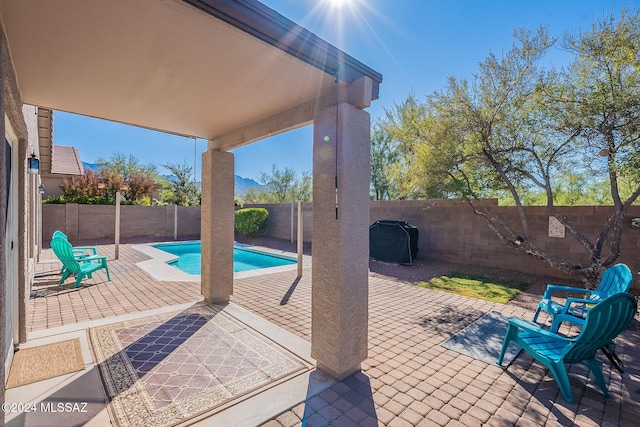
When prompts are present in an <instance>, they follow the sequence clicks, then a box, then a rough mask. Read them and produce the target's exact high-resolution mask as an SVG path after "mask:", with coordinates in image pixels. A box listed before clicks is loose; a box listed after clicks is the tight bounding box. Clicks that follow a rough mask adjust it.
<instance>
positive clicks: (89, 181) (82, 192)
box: [60, 170, 102, 203]
mask: <svg viewBox="0 0 640 427" xmlns="http://www.w3.org/2000/svg"><path fill="white" fill-rule="evenodd" d="M60 187H61V188H62V193H63V199H64V202H65V203H101V202H102V196H101V192H100V177H99V176H98V174H97V173H95V172H94V171H92V170H87V171H85V174H84V175H77V176H73V177H71V179H65V180H64V181H63V182H62V185H61V186H60Z"/></svg>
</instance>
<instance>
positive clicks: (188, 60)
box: [0, 0, 382, 378]
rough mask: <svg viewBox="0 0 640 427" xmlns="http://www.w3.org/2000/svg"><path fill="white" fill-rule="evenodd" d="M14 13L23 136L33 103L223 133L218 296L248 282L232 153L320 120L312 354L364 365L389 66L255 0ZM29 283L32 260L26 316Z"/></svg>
mask: <svg viewBox="0 0 640 427" xmlns="http://www.w3.org/2000/svg"><path fill="white" fill-rule="evenodd" d="M0 11H1V22H2V29H3V35H2V40H1V41H2V46H3V48H4V50H3V51H2V54H3V57H2V60H3V64H5V66H4V71H3V73H4V74H3V76H4V79H5V85H4V87H5V92H4V98H3V99H4V102H5V104H6V105H7V110H8V112H9V113H11V114H9V115H8V118H7V120H6V123H7V124H6V126H9V127H11V128H12V129H13V131H14V132H15V133H16V134H17V135H18V139H20V140H21V141H22V140H24V141H25V142H23V143H22V144H23V146H25V147H26V141H27V140H29V139H30V138H31V140H33V138H34V137H35V135H34V129H33V127H31V128H30V127H29V126H30V125H31V122H30V121H28V120H27V121H26V122H25V120H24V117H22V114H21V107H22V105H23V104H29V105H33V106H36V107H40V108H46V109H51V110H62V111H67V112H72V113H77V114H84V115H88V116H92V117H98V118H102V119H107V120H112V121H116V122H122V123H127V124H132V125H136V126H141V127H146V128H150V129H154V130H159V131H163V132H169V133H174V134H178V135H184V136H189V137H198V138H203V139H206V140H208V141H209V142H208V150H207V152H206V153H205V154H204V155H203V170H202V185H203V197H202V223H201V237H202V247H203V250H202V252H203V260H204V262H203V272H202V281H201V282H202V283H201V290H200V293H201V295H202V297H203V298H204V301H205V302H207V303H209V304H224V303H226V302H227V301H229V300H230V298H231V295H233V293H234V290H233V287H234V282H233V273H232V261H233V255H232V254H233V228H234V190H233V189H234V182H233V179H234V158H233V154H231V153H229V151H228V150H231V149H233V148H237V147H240V146H242V145H246V144H250V143H251V142H254V141H257V140H259V139H262V138H265V137H268V136H272V135H276V134H279V133H282V132H286V131H288V130H291V129H295V128H297V127H301V126H305V125H310V124H313V126H314V132H313V157H314V164H313V182H314V184H313V198H314V206H315V209H314V223H315V224H316V227H317V229H319V230H322V233H317V235H315V236H314V237H313V239H314V244H315V248H316V249H315V253H314V258H315V259H314V263H313V271H314V283H313V293H314V298H313V310H312V312H313V315H312V317H313V322H312V325H313V326H312V328H314V333H313V338H312V354H313V357H314V358H315V360H316V361H317V367H318V368H320V369H322V370H324V371H326V372H327V373H329V374H330V375H332V376H334V377H336V378H344V377H346V376H348V375H350V374H352V373H353V372H356V371H357V370H359V369H360V364H361V362H362V361H363V360H364V359H365V358H366V353H367V316H368V313H367V308H368V304H367V260H368V245H367V241H368V240H367V232H368V229H367V226H368V189H369V131H370V119H369V114H368V113H367V112H366V111H365V110H364V109H365V108H367V107H369V106H370V104H371V102H372V101H373V100H375V99H377V97H378V90H379V85H380V83H381V81H382V76H381V75H380V74H379V73H377V72H376V71H374V70H372V69H370V68H369V67H367V66H366V65H364V64H362V63H360V62H358V61H357V60H356V59H354V58H352V57H350V56H349V55H347V54H346V53H344V52H342V51H340V50H339V49H337V48H335V47H334V46H332V45H330V44H328V43H327V42H325V41H323V40H321V39H320V38H318V37H317V36H315V35H314V34H312V33H310V32H309V31H307V30H305V29H304V28H302V27H300V26H298V25H297V24H295V23H293V22H291V21H290V20H288V19H286V18H285V17H284V16H282V15H280V14H278V13H277V12H275V11H274V10H272V9H269V8H268V7H265V6H264V5H262V4H261V3H259V2H258V1H254V0H252V1H229V2H218V1H213V0H204V1H203V0H185V1H179V0H168V1H162V2H158V1H155V0H136V1H129V0H115V1H109V2H101V3H97V4H96V3H91V4H89V3H87V2H85V1H82V0H77V1H76V0H72V1H71V2H67V3H66V4H65V7H64V8H60V7H58V6H57V5H55V4H54V3H51V2H35V1H21V0H20V1H16V0H3V1H2V2H0ZM26 151H27V150H26V148H24V149H23V153H22V154H21V157H24V161H26V156H27V154H26ZM21 160H23V159H22V158H21ZM20 179H23V178H20ZM0 191H2V190H0ZM29 208H30V207H29V206H22V207H21V209H22V210H21V212H23V214H24V215H27V214H28V212H29ZM25 233H27V232H25ZM32 234H34V235H37V233H35V232H33V233H32ZM34 238H35V237H34V236H27V235H25V236H24V237H23V239H24V241H22V242H21V244H22V245H25V246H26V244H27V240H29V239H32V240H33V239H34ZM38 247H39V246H38ZM29 286H30V273H29V272H27V271H26V270H25V274H24V278H23V280H22V282H21V283H20V284H19V288H20V289H21V290H22V291H21V294H20V295H21V296H19V295H17V294H18V293H16V295H17V296H16V297H15V299H16V304H17V306H18V307H19V309H18V310H17V311H19V312H20V313H24V312H25V310H26V302H27V301H26V298H25V297H24V295H25V293H28V289H29ZM25 290H26V292H25ZM2 298H6V295H5V293H2ZM10 298H12V299H13V298H14V296H10ZM11 304H13V302H11ZM4 326H6V325H3V327H4ZM10 327H11V328H15V329H17V330H19V331H20V337H21V338H20V339H17V340H16V344H18V343H19V342H24V340H25V337H26V334H25V331H26V321H25V318H24V316H21V318H20V320H19V322H17V324H16V325H14V326H10ZM3 335H4V334H3ZM3 357H4V356H3Z"/></svg>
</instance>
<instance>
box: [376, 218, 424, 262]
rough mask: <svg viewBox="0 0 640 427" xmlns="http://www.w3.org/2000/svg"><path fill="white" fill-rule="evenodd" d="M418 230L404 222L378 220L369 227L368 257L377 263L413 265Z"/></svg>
mask: <svg viewBox="0 0 640 427" xmlns="http://www.w3.org/2000/svg"><path fill="white" fill-rule="evenodd" d="M417 254H418V229H417V228H416V227H414V226H413V225H411V224H408V223H407V222H405V221H394V220H380V221H376V222H374V223H373V224H371V225H370V226H369V256H370V257H371V258H373V259H376V260H378V261H385V262H392V263H396V264H413V260H414V259H415V258H416V255H417Z"/></svg>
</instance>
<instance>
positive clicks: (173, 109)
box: [0, 0, 382, 149]
mask: <svg viewBox="0 0 640 427" xmlns="http://www.w3.org/2000/svg"><path fill="white" fill-rule="evenodd" d="M0 14H1V15H0V19H1V22H2V27H3V30H4V32H5V36H6V38H7V41H8V46H9V51H10V54H11V59H12V62H13V66H14V69H15V73H16V80H17V83H18V87H19V89H20V93H21V96H22V101H23V102H24V103H27V104H32V105H36V106H40V107H44V108H49V109H54V110H62V111H67V112H72V113H77V114H84V115H88V116H93V117H98V118H102V119H107V120H113V121H117V122H122V123H127V124H132V125H136V126H142V127H146V128H150V129H155V130H160V131H164V132H170V133H175V134H179V135H185V136H193V137H199V138H204V139H207V140H215V139H217V138H221V137H224V136H225V135H232V134H233V135H237V134H238V132H242V129H247V128H250V127H251V126H255V124H256V123H262V124H263V125H261V127H260V128H261V129H262V128H263V127H264V124H265V123H271V122H273V120H271V118H276V119H277V120H276V121H275V123H283V124H282V125H281V126H278V125H276V126H273V125H267V128H266V131H265V135H262V136H267V135H268V134H275V133H279V132H281V131H283V130H286V129H290V128H293V127H297V126H301V125H304V124H306V122H309V110H310V109H311V110H313V108H315V107H314V106H326V104H327V103H328V102H329V101H327V99H329V97H330V96H333V95H330V94H334V93H335V86H336V83H335V80H336V78H335V76H334V74H335V72H336V71H337V72H338V78H339V79H340V81H341V82H343V83H344V84H345V86H346V85H348V84H350V83H352V82H354V81H357V80H362V79H363V78H364V79H365V80H367V81H368V80H370V82H369V85H368V86H367V85H365V90H367V91H369V92H370V93H369V94H368V95H369V97H370V99H377V97H378V88H379V84H380V82H381V81H382V76H381V75H380V74H379V73H377V72H375V71H374V70H372V69H370V68H369V67H367V66H365V65H364V64H362V63H360V62H358V61H357V60H355V59H353V58H352V57H350V56H348V55H347V54H345V53H344V52H342V51H340V50H339V49H337V48H335V47H334V46H332V45H330V44H329V43H327V42H325V41H323V40H322V39H320V38H319V37H317V36H315V35H314V34H312V33H311V32H309V31H308V30H306V29H304V28H302V27H300V26H299V25H297V24H295V23H293V22H292V21H290V20H288V19H287V18H285V17H283V16H282V15H280V14H278V13H277V12H275V11H273V10H272V9H270V8H268V7H266V6H264V5H263V4H261V3H259V2H257V1H255V0H248V1H247V0H245V1H241V0H184V1H181V0H108V1H86V0H65V1H64V2H63V3H60V2H55V1H37V0H0ZM322 100H324V101H322ZM333 100H334V101H333V102H334V103H335V98H333ZM323 102H324V104H323ZM329 103H330V102H329ZM301 109H302V110H304V111H307V114H303V115H300V114H299V112H300V111H301ZM296 114H298V116H296V117H300V118H299V119H298V120H292V119H291V118H289V119H288V120H283V115H284V116H287V117H289V116H291V117H293V116H295V115H296ZM234 132H235V134H234ZM254 133H255V132H254ZM255 136H257V133H256V135H254V137H252V138H247V137H240V138H236V137H234V138H232V139H228V138H227V142H226V143H225V144H224V149H231V148H235V147H236V146H240V145H243V144H246V143H248V142H250V141H251V140H255V139H258V138H256V137H255ZM223 139H224V138H223ZM229 141H230V142H229Z"/></svg>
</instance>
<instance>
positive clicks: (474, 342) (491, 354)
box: [442, 311, 521, 366]
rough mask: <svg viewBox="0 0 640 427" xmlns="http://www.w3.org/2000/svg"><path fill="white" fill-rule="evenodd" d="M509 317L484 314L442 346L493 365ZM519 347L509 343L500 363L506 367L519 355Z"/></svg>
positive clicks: (500, 314) (498, 352)
mask: <svg viewBox="0 0 640 427" xmlns="http://www.w3.org/2000/svg"><path fill="white" fill-rule="evenodd" d="M508 324H509V317H507V316H505V315H504V314H502V313H499V312H497V311H492V312H490V313H487V314H485V315H484V316H482V317H481V318H479V319H478V320H476V321H475V322H473V323H472V324H470V325H469V326H467V327H466V328H464V329H463V330H461V331H460V332H458V333H457V334H455V335H454V336H452V337H451V338H449V339H448V340H446V341H445V342H444V343H443V344H442V346H443V347H445V348H448V349H449V350H453V351H457V352H458V353H461V354H464V355H467V356H469V357H472V358H474V359H477V360H482V361H483V362H486V363H489V364H491V365H495V363H496V360H498V355H499V354H500V350H501V349H502V342H503V341H504V334H505V333H506V332H507V326H508ZM520 350H521V348H520V346H519V345H517V344H516V343H514V342H513V341H512V342H510V343H509V346H508V347H507V351H506V352H505V355H504V360H503V361H502V366H508V365H509V364H510V363H511V362H513V359H515V358H516V356H517V355H518V353H520Z"/></svg>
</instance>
